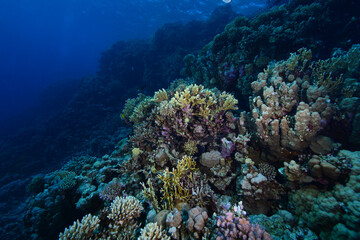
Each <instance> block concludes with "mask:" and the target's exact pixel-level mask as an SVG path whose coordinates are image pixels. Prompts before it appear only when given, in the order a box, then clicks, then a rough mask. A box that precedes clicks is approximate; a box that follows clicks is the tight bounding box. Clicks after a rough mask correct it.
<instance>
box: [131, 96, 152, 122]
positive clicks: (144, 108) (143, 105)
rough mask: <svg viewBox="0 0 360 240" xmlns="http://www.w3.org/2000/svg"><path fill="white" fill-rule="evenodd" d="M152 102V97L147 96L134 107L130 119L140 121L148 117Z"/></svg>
mask: <svg viewBox="0 0 360 240" xmlns="http://www.w3.org/2000/svg"><path fill="white" fill-rule="evenodd" d="M152 104H153V103H152V101H151V98H150V97H146V98H145V99H144V100H142V101H141V102H140V103H139V104H138V105H137V106H136V107H135V108H134V111H133V113H132V114H131V116H130V118H129V120H130V121H131V122H134V123H140V122H141V121H142V120H144V119H145V118H146V116H147V114H149V109H151V107H152Z"/></svg>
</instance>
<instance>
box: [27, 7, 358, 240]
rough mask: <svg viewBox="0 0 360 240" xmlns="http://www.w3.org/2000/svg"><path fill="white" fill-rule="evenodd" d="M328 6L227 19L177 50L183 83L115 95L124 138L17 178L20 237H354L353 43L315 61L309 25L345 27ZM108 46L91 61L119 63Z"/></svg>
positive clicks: (318, 41) (110, 75)
mask: <svg viewBox="0 0 360 240" xmlns="http://www.w3.org/2000/svg"><path fill="white" fill-rule="evenodd" d="M320 3H323V4H320ZM339 4H340V1H339V0H329V1H327V0H316V1H309V0H294V1H291V3H289V4H288V5H283V6H281V7H279V8H276V9H272V10H270V11H269V12H266V13H264V14H260V15H258V16H256V17H254V18H253V19H247V18H245V17H239V18H237V19H236V20H234V21H233V22H232V23H230V24H229V25H228V26H227V27H226V28H225V31H224V32H223V33H221V34H219V35H217V36H216V37H215V38H214V40H213V41H212V42H210V43H209V44H208V45H207V46H205V47H204V49H203V51H201V52H199V53H198V54H199V55H198V56H197V57H195V55H188V56H187V57H185V59H184V61H185V64H186V68H185V69H184V73H187V74H188V75H189V76H191V77H192V78H187V79H178V80H176V81H174V82H173V83H172V84H171V85H170V86H169V87H168V88H164V86H163V85H162V86H159V90H158V91H156V92H155V93H154V94H153V95H152V96H147V95H145V94H138V96H137V97H135V98H131V99H129V100H128V101H126V103H125V105H124V108H123V111H122V113H121V118H122V119H123V120H124V122H125V123H126V124H127V125H128V126H129V127H131V128H132V130H133V131H132V132H131V135H130V137H129V138H128V139H124V138H123V137H122V138H123V139H122V140H121V141H119V142H118V143H117V145H116V147H115V149H114V150H113V152H107V154H106V155H103V156H102V157H90V156H80V157H76V158H73V159H72V160H71V161H70V162H69V163H67V164H66V165H64V166H63V167H62V168H61V170H59V171H54V172H52V173H49V174H45V175H41V176H36V178H34V179H33V181H32V182H31V184H30V185H29V186H28V190H29V191H31V193H32V194H33V196H32V197H31V198H29V200H28V203H27V207H28V211H27V215H26V218H25V223H26V226H27V228H26V230H27V234H28V236H29V239H51V238H54V236H55V237H56V236H58V233H59V232H62V233H61V235H60V236H61V237H62V238H64V239H67V238H76V237H78V238H83V239H137V238H138V239H210V240H211V239H318V238H321V239H329V238H330V239H331V238H334V237H336V238H339V239H358V238H359V234H360V233H359V230H358V228H357V226H358V225H359V224H360V223H359V216H360V214H359V210H358V209H359V198H360V196H359V191H358V190H359V187H358V186H359V173H360V172H359V164H360V163H359V159H360V155H359V152H356V151H349V150H347V149H350V150H354V149H358V148H359V145H358V142H357V141H358V140H359V137H358V130H359V128H360V127H359V123H360V121H359V116H360V115H359V114H360V111H359V106H358V105H359V104H358V103H359V97H360V96H359V93H360V90H359V86H357V85H358V82H359V81H358V79H359V72H360V71H359V67H360V64H359V59H360V58H359V56H360V47H359V45H356V44H355V45H353V46H352V47H351V46H350V44H352V43H344V42H346V41H347V40H348V39H347V38H343V37H342V36H338V35H337V34H334V39H337V40H339V39H342V40H344V42H342V44H339V45H338V46H339V47H344V49H349V50H348V51H343V50H340V49H334V50H333V53H332V56H331V57H329V56H330V50H329V49H332V48H333V47H334V46H335V43H331V44H329V45H327V46H326V47H324V49H323V51H326V50H327V49H326V48H329V49H328V50H329V51H328V53H327V55H328V56H327V58H324V59H314V57H313V56H315V57H316V58H318V57H321V56H323V55H322V53H321V51H320V46H321V45H322V42H323V41H324V40H325V38H324V36H323V35H321V34H320V33H317V32H316V31H323V29H322V28H320V27H319V26H328V28H327V30H333V29H336V27H338V26H342V25H341V22H346V23H348V22H349V24H350V22H351V21H357V20H356V19H355V20H351V19H350V18H349V16H350V15H352V14H347V15H345V16H344V17H343V18H344V19H341V20H339V19H338V21H336V22H331V23H328V22H327V20H325V19H326V18H329V15H330V14H331V13H333V12H334V8H335V7H336V6H338V7H339ZM344 5H346V6H353V3H350V2H347V3H344ZM353 7H354V8H355V6H353ZM323 9H325V10H326V11H323ZM315 14H317V15H318V16H321V17H322V18H315V17H313V16H314V15H315ZM354 14H355V13H354ZM354 14H353V15H354ZM329 19H330V18H329ZM351 26H353V25H351V24H350V25H349V28H350V29H353V27H351ZM164 29H167V28H164ZM345 30H346V29H345ZM346 31H349V30H346ZM304 32H307V33H311V34H314V35H313V36H312V38H311V39H309V38H304V37H303V36H304V34H305V33H304ZM315 32H316V34H315ZM334 32H335V31H334ZM161 35H166V31H160V32H158V34H156V35H155V36H154V44H155V45H154V49H157V50H159V51H161V49H162V45H161ZM171 39H173V38H171ZM345 40H346V41H345ZM334 41H335V40H334ZM137 44H139V45H141V43H139V42H137V43H136V44H135V46H137ZM269 44H270V45H272V47H268V46H269ZM120 45H121V44H120V43H119V45H117V46H114V47H113V48H114V49H122V51H120V52H121V53H122V52H124V51H125V50H126V47H124V46H120ZM301 47H308V48H309V49H310V48H311V50H308V49H307V48H301ZM154 49H152V51H155V50H154ZM290 49H291V51H295V50H296V49H299V50H298V51H297V52H294V53H291V54H290V57H288V54H289V52H290ZM139 52H140V53H139ZM141 52H142V49H139V51H138V52H137V53H135V54H137V57H140V55H141ZM107 54H109V52H108V53H107ZM107 54H105V55H104V58H103V62H102V64H103V65H107V64H105V60H106V61H109V62H110V63H109V65H111V66H113V67H114V68H116V66H117V65H118V64H119V66H123V64H124V63H121V62H118V60H116V59H112V58H111V56H109V55H107ZM110 55H111V54H110ZM160 56H161V55H160ZM160 56H159V57H160ZM147 57H149V56H147ZM286 57H287V58H286ZM283 58H286V59H285V60H280V59H283ZM164 61H165V60H164ZM165 62H166V61H165ZM160 63H163V61H160V62H159V63H155V61H154V63H153V64H154V65H156V64H160ZM125 65H126V64H125ZM162 67H167V65H166V64H165V65H164V66H162ZM162 67H161V68H162ZM158 68H159V66H158ZM158 68H156V67H155V68H154V69H153V70H154V71H155V69H158ZM140 72H141V71H140ZM169 72H172V69H169ZM100 73H101V74H103V76H106V77H107V78H105V77H104V79H102V80H103V81H105V79H108V80H109V81H110V82H112V81H113V79H116V78H119V77H124V78H127V79H131V76H126V75H121V74H122V73H119V74H120V75H117V73H114V72H112V68H104V66H103V67H102V69H101V71H100ZM134 74H135V73H134ZM136 74H137V73H136ZM151 74H154V73H153V72H150V73H149V75H151ZM163 76H164V75H163ZM169 76H170V77H172V76H173V75H172V74H169ZM352 79H354V80H352ZM163 80H164V79H161V80H159V82H156V81H153V82H151V81H148V82H151V85H152V86H151V87H154V86H155V85H156V84H160V83H163ZM164 81H165V80H164ZM166 81H167V80H166ZM347 83H349V84H350V85H351V87H350V88H349V87H346V84H347ZM214 86H216V87H218V88H211V89H210V88H209V87H214ZM240 88H241V90H240ZM115 89H118V88H115ZM219 89H221V90H219ZM230 91H232V93H230ZM245 92H246V94H245ZM133 95H135V94H133ZM133 95H132V96H130V97H134V96H133ZM248 97H250V98H248ZM239 107H240V110H239ZM119 112H120V110H119ZM117 116H118V114H117ZM105 121H106V119H105ZM342 131H343V132H344V133H343V134H342ZM342 135H344V136H342ZM353 140H354V142H353V143H350V141H353ZM95 145H96V144H95ZM88 213H91V215H87V214H88ZM83 216H85V217H83ZM82 217H83V219H82V220H81V221H80V220H77V221H76V222H75V223H74V225H72V226H70V227H68V226H69V225H71V223H72V222H73V221H74V220H76V219H81V218H82ZM66 227H68V228H66ZM65 228H66V230H65V231H64V229H65Z"/></svg>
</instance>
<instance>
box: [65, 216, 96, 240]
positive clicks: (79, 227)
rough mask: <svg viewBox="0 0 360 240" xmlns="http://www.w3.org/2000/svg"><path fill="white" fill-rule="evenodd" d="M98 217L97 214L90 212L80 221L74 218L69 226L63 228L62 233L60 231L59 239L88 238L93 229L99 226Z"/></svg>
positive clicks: (83, 239)
mask: <svg viewBox="0 0 360 240" xmlns="http://www.w3.org/2000/svg"><path fill="white" fill-rule="evenodd" d="M99 223H100V219H99V218H98V217H97V216H92V215H91V214H88V215H85V216H84V217H83V218H82V219H81V222H80V221H79V220H76V221H75V222H74V224H73V225H71V226H70V227H69V228H65V231H64V232H63V233H60V235H59V239H60V240H72V239H80V240H85V239H90V238H91V237H92V235H93V232H94V231H95V229H97V228H98V227H99Z"/></svg>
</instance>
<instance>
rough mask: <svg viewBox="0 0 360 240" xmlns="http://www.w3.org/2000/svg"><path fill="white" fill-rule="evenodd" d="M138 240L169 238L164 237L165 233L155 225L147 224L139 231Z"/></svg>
mask: <svg viewBox="0 0 360 240" xmlns="http://www.w3.org/2000/svg"><path fill="white" fill-rule="evenodd" d="M138 240H170V237H169V236H167V235H166V232H165V231H163V230H162V229H161V226H158V225H157V223H148V224H146V226H145V227H144V228H143V229H141V235H140V237H139V238H138Z"/></svg>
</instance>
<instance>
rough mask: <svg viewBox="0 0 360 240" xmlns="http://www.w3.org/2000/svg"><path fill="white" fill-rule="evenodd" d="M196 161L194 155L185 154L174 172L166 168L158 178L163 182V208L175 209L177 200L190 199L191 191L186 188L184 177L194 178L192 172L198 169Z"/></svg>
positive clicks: (184, 200)
mask: <svg viewBox="0 0 360 240" xmlns="http://www.w3.org/2000/svg"><path fill="white" fill-rule="evenodd" d="M195 165H196V163H195V161H194V160H193V159H192V157H189V156H186V155H185V156H184V157H183V158H182V159H181V160H180V161H179V162H178V164H177V166H176V169H173V170H172V172H170V171H169V169H168V168H167V169H165V171H164V172H163V174H159V175H158V178H159V179H160V180H161V181H162V182H163V187H162V189H161V192H162V194H163V200H164V204H163V208H164V209H170V210H171V209H173V207H174V203H175V201H176V200H178V201H183V202H186V201H188V200H189V197H190V191H189V189H186V188H184V182H183V179H184V178H190V179H192V172H193V171H195V170H196V167H195Z"/></svg>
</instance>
